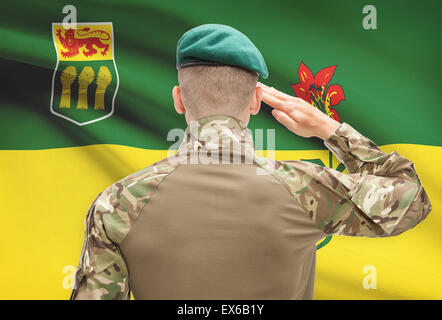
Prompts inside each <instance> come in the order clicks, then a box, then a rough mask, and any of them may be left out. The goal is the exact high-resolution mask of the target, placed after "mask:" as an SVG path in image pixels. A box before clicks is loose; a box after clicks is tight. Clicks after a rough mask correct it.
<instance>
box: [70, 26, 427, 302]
mask: <svg viewBox="0 0 442 320" xmlns="http://www.w3.org/2000/svg"><path fill="white" fill-rule="evenodd" d="M177 68H178V81H179V86H175V87H174V88H173V92H172V94H173V100H174V104H175V109H176V111H177V112H178V113H180V114H183V113H184V114H185V117H186V121H187V123H188V124H189V126H188V128H187V129H186V133H185V136H184V138H183V141H182V143H181V145H180V147H179V149H178V152H177V153H176V154H174V155H171V156H169V157H168V158H167V159H164V160H162V161H159V162H157V163H155V164H153V165H151V166H149V167H146V168H144V169H142V170H140V171H138V172H135V173H133V174H131V175H129V176H127V177H125V178H123V179H121V180H120V181H117V182H116V183H114V184H112V185H111V186H109V187H108V188H107V189H105V190H104V191H103V192H102V193H100V194H99V195H98V196H97V198H96V199H95V201H94V202H93V203H92V205H91V206H90V208H89V210H88V213H87V218H86V233H85V241H84V246H83V250H82V254H81V258H80V264H79V267H78V269H77V273H76V280H75V285H74V289H73V291H72V295H71V298H72V299H129V298H130V292H132V293H133V296H134V298H135V299H312V298H313V287H314V279H315V261H316V250H315V245H316V242H317V241H319V240H320V239H322V238H323V237H325V236H327V235H346V236H364V237H388V236H395V235H398V234H400V233H402V232H404V231H406V230H408V229H410V228H413V227H414V226H415V225H416V224H418V223H419V222H420V221H422V220H423V219H424V218H425V217H426V216H427V215H428V213H429V212H430V211H431V204H430V201H429V199H428V196H427V194H426V193H425V191H424V189H423V187H422V185H421V182H420V180H419V178H418V176H417V174H416V171H415V169H414V166H413V163H412V162H411V161H409V160H407V159H405V158H404V157H402V156H401V155H399V154H398V153H397V152H391V153H384V152H382V151H381V150H379V148H378V147H377V146H376V145H375V144H374V143H373V142H372V141H371V140H369V139H368V138H366V137H364V136H363V135H361V134H360V133H359V132H358V131H356V130H355V129H354V128H353V127H351V126H350V125H349V124H347V123H339V122H336V121H335V120H333V119H332V118H330V117H328V116H326V115H325V114H323V113H322V112H321V111H319V110H318V109H317V108H315V107H313V106H312V105H310V104H308V103H307V102H305V101H303V100H301V99H299V98H296V97H292V96H290V95H286V94H284V93H282V92H280V91H278V90H276V89H273V88H269V87H267V86H265V85H263V84H261V83H258V82H257V80H258V76H259V75H260V76H262V77H263V78H267V67H266V64H265V62H264V59H263V57H262V55H261V53H260V52H259V51H258V49H257V48H256V47H255V46H254V44H253V43H252V42H251V41H250V40H249V39H248V38H247V37H246V36H245V35H243V34H242V33H240V32H239V31H237V30H235V29H234V28H231V27H228V26H224V25H215V24H208V25H202V26H199V27H196V28H194V29H191V30H190V31H188V32H186V33H185V34H184V35H183V36H182V37H181V39H180V40H179V42H178V47H177ZM261 100H263V101H264V102H266V103H267V104H268V105H270V106H271V107H273V108H274V109H273V110H272V114H273V116H274V117H275V118H276V120H278V121H279V122H281V123H282V124H283V125H284V126H286V127H287V128H288V129H289V130H290V131H292V132H293V133H295V134H297V135H300V136H302V137H319V138H321V139H322V140H324V143H325V145H326V146H327V148H328V149H330V150H331V151H332V152H333V153H334V155H335V156H336V157H337V158H338V159H339V160H340V161H341V162H342V163H344V164H345V166H346V168H347V169H348V172H349V174H343V173H340V172H338V171H336V170H333V169H330V168H326V167H321V166H319V165H316V164H313V163H310V162H303V161H275V160H272V159H266V158H262V157H258V156H256V155H255V153H254V150H253V141H252V138H251V135H250V132H249V131H248V129H247V124H248V122H249V117H250V114H252V115H255V114H257V113H258V112H259V109H260V104H261ZM226 162H227V163H226ZM257 168H260V169H262V170H261V171H262V172H265V173H267V174H262V172H260V171H259V170H257Z"/></svg>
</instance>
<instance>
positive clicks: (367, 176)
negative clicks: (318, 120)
mask: <svg viewBox="0 0 442 320" xmlns="http://www.w3.org/2000/svg"><path fill="white" fill-rule="evenodd" d="M325 145H326V146H327V147H328V148H329V149H330V150H331V151H332V152H333V153H334V154H335V155H336V157H337V158H338V159H339V160H340V161H341V162H342V163H344V165H345V166H346V168H347V170H348V171H349V173H350V174H343V173H341V172H338V171H336V170H333V169H330V168H326V167H321V166H319V165H316V164H313V163H308V162H303V161H286V162H283V163H282V169H280V170H279V171H280V172H282V173H280V174H282V175H283V176H284V177H285V179H284V180H285V181H286V183H287V184H288V186H289V188H290V190H291V192H292V194H293V195H294V196H295V198H297V200H298V202H299V203H300V204H301V206H302V207H303V208H304V209H305V210H306V212H307V213H308V215H309V216H310V217H311V219H312V220H313V222H314V223H315V224H316V225H317V226H318V227H319V228H320V229H321V230H323V231H324V232H325V233H326V234H337V235H348V236H366V237H385V236H393V235H397V234H400V233H402V232H404V231H405V230H407V229H410V228H413V227H414V226H415V225H416V224H418V223H419V222H420V221H422V220H423V219H425V217H426V216H427V215H428V213H429V212H430V211H431V204H430V201H429V198H428V196H427V194H426V192H425V190H424V189H423V187H422V185H421V182H420V180H419V178H418V176H417V174H416V171H415V169H414V165H413V163H412V162H411V161H409V160H407V159H406V158H404V157H402V156H401V155H399V154H398V153H397V152H391V153H385V152H382V151H381V150H379V148H378V147H377V146H376V145H375V144H374V143H373V142H372V141H371V140H369V139H367V138H366V137H364V136H362V135H361V134H360V133H358V132H357V131H356V130H355V129H353V128H352V127H351V126H350V125H348V124H346V123H342V124H341V125H340V126H339V127H338V129H337V130H336V131H335V133H334V134H333V135H332V136H331V137H330V138H329V139H327V140H326V141H325Z"/></svg>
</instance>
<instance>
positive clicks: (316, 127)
mask: <svg viewBox="0 0 442 320" xmlns="http://www.w3.org/2000/svg"><path fill="white" fill-rule="evenodd" d="M258 86H260V87H261V88H262V100H263V101H264V102H265V103H266V104H268V105H269V106H271V107H272V108H274V109H273V110H272V115H273V116H274V117H275V119H276V120H278V121H279V122H280V123H282V124H283V125H284V126H285V127H287V129H289V130H290V131H292V132H293V133H295V134H297V135H298V136H301V137H305V138H310V137H318V138H321V139H322V140H327V138H329V137H330V136H331V135H332V134H333V133H334V132H335V131H336V129H337V128H338V127H339V125H340V123H339V122H337V121H336V120H334V119H332V118H330V117H329V116H327V115H326V114H324V113H322V112H321V111H320V110H319V109H317V108H315V107H314V106H312V105H311V104H309V103H307V102H305V101H304V100H302V99H301V98H297V97H293V96H290V95H288V94H285V93H283V92H281V91H279V90H276V89H275V88H272V87H268V86H266V85H265V84H262V83H261V82H258Z"/></svg>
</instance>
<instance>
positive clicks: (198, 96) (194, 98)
mask: <svg viewBox="0 0 442 320" xmlns="http://www.w3.org/2000/svg"><path fill="white" fill-rule="evenodd" d="M178 82H179V86H180V88H181V99H182V102H183V104H184V106H185V107H186V108H187V110H188V112H190V114H191V115H192V117H193V118H195V119H198V118H201V117H206V116H210V115H219V114H224V115H230V116H234V117H238V116H239V115H241V114H242V113H243V112H244V110H245V108H247V107H248V106H249V105H250V102H251V101H252V97H253V94H254V92H255V88H256V84H257V82H258V74H257V73H255V72H253V71H250V70H246V69H243V68H239V67H234V66H227V65H221V66H219V65H216V66H213V65H195V66H188V67H184V68H181V69H179V70H178Z"/></svg>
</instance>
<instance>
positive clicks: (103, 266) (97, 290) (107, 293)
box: [71, 188, 130, 300]
mask: <svg viewBox="0 0 442 320" xmlns="http://www.w3.org/2000/svg"><path fill="white" fill-rule="evenodd" d="M111 196H112V194H111V191H110V189H109V188H108V189H106V190H105V191H103V192H102V193H100V194H99V195H98V196H97V198H96V199H95V200H94V202H93V203H92V205H91V206H90V208H89V210H88V212H87V215H86V223H85V224H86V226H85V237H84V244H83V250H82V252H81V257H80V263H79V266H78V268H77V272H76V274H75V283H74V289H73V291H72V294H71V300H74V299H75V300H84V299H87V300H128V299H130V288H129V280H128V271H127V267H126V264H125V262H124V259H123V257H122V255H121V253H120V250H119V248H118V246H117V245H116V243H115V242H114V241H112V240H111V239H110V238H109V234H108V233H109V230H107V229H110V228H109V219H106V218H105V217H106V215H107V216H109V215H112V213H113V212H114V208H113V207H112V204H111V201H110V200H109V198H110V197H111ZM113 220H115V219H113Z"/></svg>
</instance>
